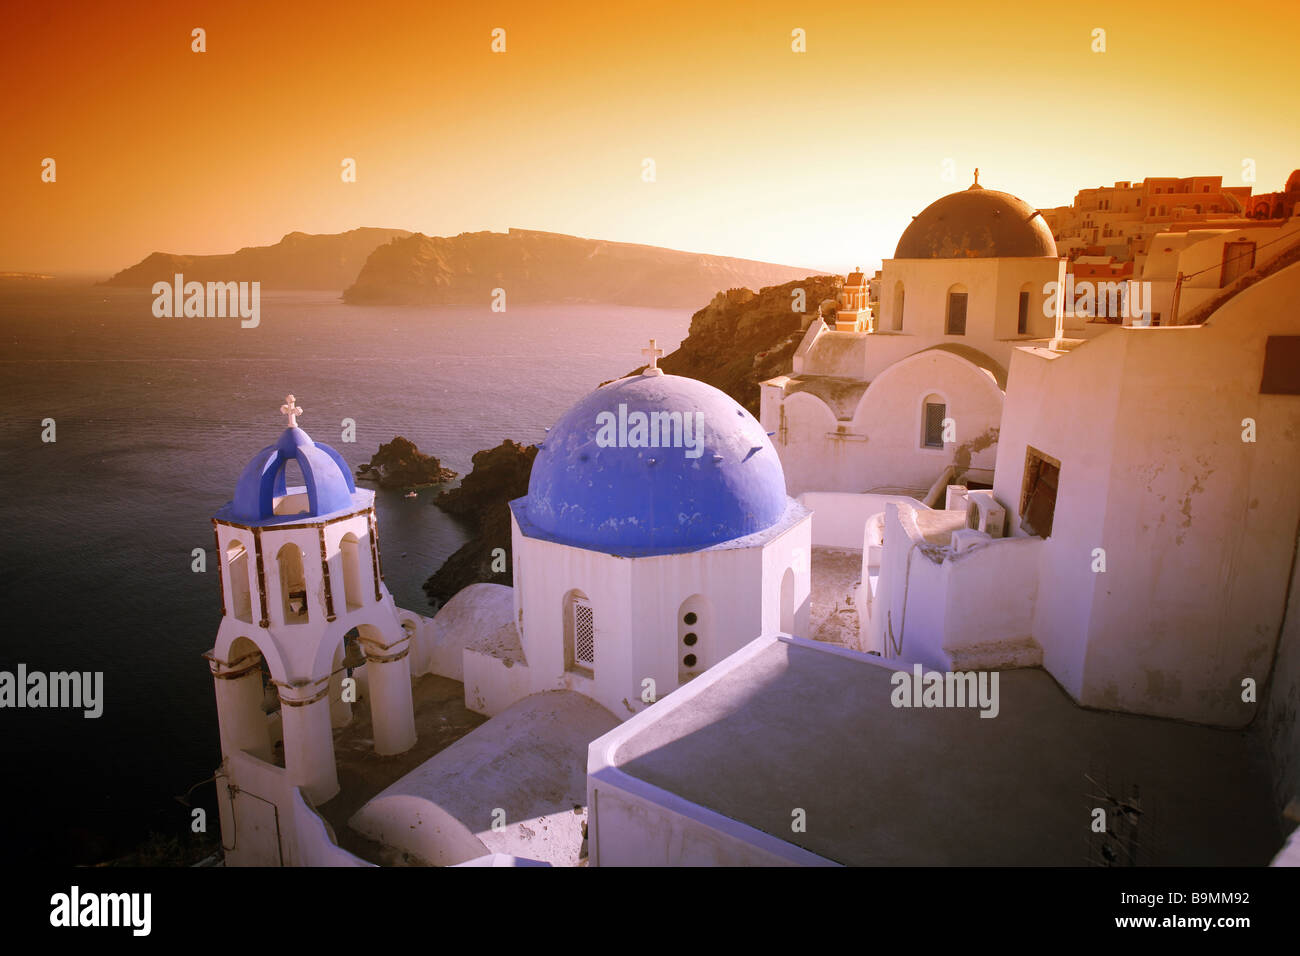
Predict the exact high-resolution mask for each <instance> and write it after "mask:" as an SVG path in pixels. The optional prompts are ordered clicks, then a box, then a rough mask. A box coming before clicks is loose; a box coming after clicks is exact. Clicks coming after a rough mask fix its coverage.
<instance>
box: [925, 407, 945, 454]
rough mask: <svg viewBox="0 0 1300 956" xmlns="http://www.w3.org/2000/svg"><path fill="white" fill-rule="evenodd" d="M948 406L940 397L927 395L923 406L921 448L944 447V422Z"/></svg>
mask: <svg viewBox="0 0 1300 956" xmlns="http://www.w3.org/2000/svg"><path fill="white" fill-rule="evenodd" d="M947 417H948V405H947V403H946V402H945V401H944V400H943V398H942V397H941V396H939V395H927V396H925V401H924V402H923V403H922V405H921V447H922V448H942V447H943V422H944V419H945V418H947Z"/></svg>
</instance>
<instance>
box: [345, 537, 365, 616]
mask: <svg viewBox="0 0 1300 956" xmlns="http://www.w3.org/2000/svg"><path fill="white" fill-rule="evenodd" d="M339 553H340V555H342V558H343V598H344V600H345V601H346V602H347V608H348V610H349V611H355V610H357V608H359V607H361V605H362V604H363V603H365V597H364V595H365V589H364V588H362V586H361V553H360V542H358V541H357V536H356V535H355V534H353V533H352V532H350V531H349V532H348V533H347V534H345V535H344V536H343V540H342V541H340V542H339Z"/></svg>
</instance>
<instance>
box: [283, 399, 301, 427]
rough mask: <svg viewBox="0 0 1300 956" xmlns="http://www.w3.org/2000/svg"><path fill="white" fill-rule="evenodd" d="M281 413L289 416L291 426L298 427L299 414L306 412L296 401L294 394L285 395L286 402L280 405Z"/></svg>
mask: <svg viewBox="0 0 1300 956" xmlns="http://www.w3.org/2000/svg"><path fill="white" fill-rule="evenodd" d="M280 414H281V415H288V416H289V427H290V428H297V427H298V416H299V415H302V414H304V412H303V410H302V409H301V408H299V407H298V405H297V403H295V402H294V400H293V396H292V395H286V396H285V397H284V404H283V405H281V406H280Z"/></svg>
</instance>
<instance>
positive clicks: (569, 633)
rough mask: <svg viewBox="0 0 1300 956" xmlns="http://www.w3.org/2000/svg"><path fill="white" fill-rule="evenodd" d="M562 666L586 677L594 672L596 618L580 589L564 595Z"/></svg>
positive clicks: (592, 675) (593, 674) (591, 675)
mask: <svg viewBox="0 0 1300 956" xmlns="http://www.w3.org/2000/svg"><path fill="white" fill-rule="evenodd" d="M564 668H565V670H570V671H575V672H576V673H579V674H582V675H584V676H586V677H594V676H595V673H596V618H595V615H594V613H593V612H592V607H591V602H590V601H589V600H588V599H587V595H585V594H583V593H582V592H581V591H577V590H574V591H570V592H569V593H568V594H566V595H565V596H564Z"/></svg>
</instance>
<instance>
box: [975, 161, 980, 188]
mask: <svg viewBox="0 0 1300 956" xmlns="http://www.w3.org/2000/svg"><path fill="white" fill-rule="evenodd" d="M979 184H980V168H979V167H978V166H976V167H975V185H976V186H978V185H979Z"/></svg>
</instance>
